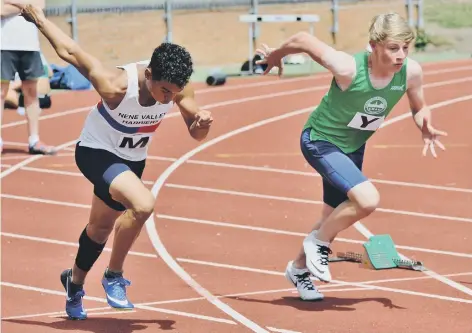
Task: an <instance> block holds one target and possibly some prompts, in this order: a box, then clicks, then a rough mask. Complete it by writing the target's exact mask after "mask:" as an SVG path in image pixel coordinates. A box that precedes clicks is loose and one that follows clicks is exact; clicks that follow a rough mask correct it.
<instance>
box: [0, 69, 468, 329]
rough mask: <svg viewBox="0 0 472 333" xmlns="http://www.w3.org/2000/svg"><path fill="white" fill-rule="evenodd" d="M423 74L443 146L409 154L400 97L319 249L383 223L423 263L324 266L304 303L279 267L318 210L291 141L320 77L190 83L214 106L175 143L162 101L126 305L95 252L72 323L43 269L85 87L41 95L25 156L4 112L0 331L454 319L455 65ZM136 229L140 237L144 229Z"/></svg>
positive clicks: (71, 184)
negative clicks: (352, 210) (348, 205)
mask: <svg viewBox="0 0 472 333" xmlns="http://www.w3.org/2000/svg"><path fill="white" fill-rule="evenodd" d="M424 71H425V84H426V87H425V94H426V98H427V101H428V103H429V104H430V105H431V106H432V107H433V108H434V122H435V124H436V125H437V127H438V128H441V129H444V130H446V131H448V132H449V136H448V137H447V138H445V139H444V140H443V141H444V144H445V145H446V146H447V148H448V149H447V150H446V151H445V152H442V151H440V152H439V154H440V158H438V159H437V160H434V159H433V158H432V157H426V158H425V157H422V156H421V150H422V146H421V143H422V142H421V137H420V135H419V133H418V131H417V129H416V128H415V126H414V124H413V122H412V121H411V117H409V116H408V115H406V116H402V115H404V114H407V113H408V103H407V101H406V100H402V101H401V102H400V104H399V105H398V106H397V107H396V108H395V110H394V112H393V113H392V115H391V116H389V121H388V122H387V125H386V126H385V127H384V128H382V129H381V130H380V131H379V133H377V134H376V135H375V136H374V137H373V138H372V140H371V141H370V143H369V146H368V154H367V156H366V160H365V172H366V173H367V175H368V176H369V177H371V178H373V179H374V181H375V184H376V185H377V186H378V188H379V190H380V192H381V196H382V198H381V208H382V209H379V210H378V211H376V212H375V213H374V214H373V215H372V216H370V217H369V218H367V219H365V220H363V221H361V223H362V224H361V225H359V226H358V227H357V228H356V227H352V228H350V229H348V230H346V231H344V232H343V233H342V234H341V235H339V237H340V238H339V239H338V240H337V241H336V242H335V243H334V245H333V251H334V252H337V251H345V250H353V251H360V250H361V246H362V243H363V242H364V241H365V240H366V237H368V236H369V235H370V234H383V233H389V234H390V235H392V237H393V239H394V241H395V243H396V244H397V246H398V248H399V251H400V252H401V253H402V254H404V255H406V256H408V257H410V258H416V259H419V260H422V261H423V262H424V263H425V265H426V266H427V267H428V268H429V269H430V271H429V273H428V274H425V273H421V272H412V271H406V270H383V271H371V270H365V269H360V268H359V267H358V266H357V265H355V264H349V263H336V264H332V265H331V270H332V273H333V276H334V279H335V281H333V282H332V283H330V284H320V283H319V282H316V283H317V285H319V286H320V289H321V290H322V291H323V292H324V293H325V300H324V301H322V302H303V301H300V300H299V299H298V298H297V295H296V293H295V292H294V288H293V287H292V286H291V285H290V284H289V283H288V282H287V281H286V280H285V278H284V277H283V271H284V269H285V266H286V264H287V262H288V261H289V260H291V259H292V258H293V257H294V255H295V254H296V253H297V251H298V249H299V247H300V245H301V241H302V237H303V235H304V233H306V232H307V231H308V230H310V228H311V225H312V223H313V222H314V221H315V220H316V219H317V217H318V215H319V213H320V208H321V205H320V201H321V198H322V196H321V181H320V178H319V177H317V175H316V174H315V173H314V172H313V170H311V169H310V168H309V167H308V166H307V165H306V163H305V161H304V159H303V157H302V156H301V154H300V153H299V148H298V144H299V133H300V131H301V128H302V126H303V124H304V122H305V120H306V118H307V116H308V114H309V112H310V111H311V110H312V109H313V107H314V106H315V105H316V104H317V103H318V102H319V100H320V98H321V97H322V95H323V94H324V93H325V92H326V89H327V87H328V84H329V80H330V77H329V76H328V75H326V74H319V75H316V76H313V77H309V78H295V79H283V80H276V79H271V78H261V79H257V80H251V81H244V82H243V81H241V80H234V81H230V82H228V84H227V85H225V86H223V87H216V88H214V89H208V88H206V87H204V86H202V85H199V86H198V87H199V89H200V90H199V91H198V92H197V98H198V101H199V102H200V104H201V105H205V106H206V107H207V108H208V109H211V110H212V112H213V114H214V118H215V122H214V127H213V129H212V131H211V135H210V136H209V138H208V139H207V140H206V141H205V142H202V143H200V145H199V144H198V143H197V142H195V141H193V140H192V139H191V138H190V137H189V136H188V134H187V133H186V130H185V125H184V122H183V121H182V120H181V119H180V117H178V114H177V113H173V114H175V115H176V116H175V117H174V116H171V117H169V118H168V119H166V120H165V121H164V123H163V124H162V125H161V126H160V128H159V130H158V131H157V133H156V138H155V140H154V143H153V144H152V146H151V148H150V155H151V157H150V159H149V163H148V166H147V169H146V171H145V174H144V180H145V182H146V184H148V186H149V187H150V188H152V189H153V191H154V192H155V194H156V195H157V203H156V216H154V218H153V220H152V221H149V223H148V225H147V227H148V228H147V229H146V230H144V231H143V233H142V234H141V236H140V238H139V239H138V241H137V242H136V244H135V246H134V247H133V249H132V250H133V252H132V253H130V255H129V257H128V259H127V262H126V266H125V275H126V277H128V278H129V279H131V280H132V282H133V285H132V286H131V287H130V288H129V295H130V298H131V300H132V301H133V302H135V303H136V304H138V306H137V308H136V311H132V312H119V311H114V310H113V309H110V308H109V307H108V306H107V304H106V302H105V298H104V293H103V290H102V287H101V285H100V278H101V275H102V273H103V270H104V268H105V266H106V264H107V262H108V258H109V251H105V252H104V253H103V255H102V257H101V258H100V259H99V260H98V262H97V264H96V266H95V267H94V269H93V270H92V271H91V273H90V275H89V278H88V280H87V283H86V286H85V290H86V293H87V299H86V300H85V305H86V307H87V309H88V311H89V319H88V320H86V321H81V322H75V321H69V320H66V319H65V316H64V312H62V311H63V309H64V302H65V299H64V293H63V290H62V286H61V284H60V281H59V274H60V272H61V271H62V270H63V269H64V268H66V267H69V266H70V265H71V264H72V262H73V258H74V256H75V253H76V250H77V247H76V242H77V238H78V236H79V234H80V232H81V230H82V229H83V227H84V225H85V224H86V222H87V218H88V205H89V204H90V200H91V193H92V192H91V185H90V184H89V183H88V182H87V181H86V180H85V179H84V178H83V177H81V176H80V174H79V171H78V169H77V168H76V166H75V163H74V156H73V147H74V145H73V140H75V139H76V138H77V137H78V135H79V133H80V130H81V126H82V123H83V120H84V118H85V116H86V114H87V111H88V108H87V107H88V106H90V105H92V104H94V103H95V102H96V101H97V95H96V94H95V93H94V92H71V93H67V94H58V95H54V96H53V108H52V109H50V110H47V112H45V115H44V116H43V117H44V119H43V120H42V121H41V135H42V138H43V140H44V141H46V142H48V143H52V144H54V145H58V146H59V145H63V148H64V149H63V150H62V151H61V152H60V154H59V155H58V156H54V157H33V158H31V157H30V156H29V155H27V154H26V153H25V147H24V144H23V142H25V141H26V139H25V138H26V127H25V124H24V120H23V119H22V118H20V117H19V116H17V115H16V113H15V112H8V111H7V112H5V115H4V125H3V128H2V132H3V134H2V137H3V140H4V141H6V142H7V144H6V145H5V148H6V149H5V154H4V155H3V156H2V162H1V163H2V208H3V209H2V230H1V232H2V277H1V281H2V288H1V291H2V308H1V310H2V329H3V331H4V332H10V333H17V332H18V333H19V332H35V333H45V332H48V333H50V332H69V331H70V332H93V333H103V332H116V333H131V332H136V331H139V332H156V331H160V330H162V331H165V330H174V331H177V332H192V333H199V332H250V331H256V332H264V331H265V332H285V333H287V332H288V333H293V332H337V333H342V332H363V333H368V332H376V333H380V332H403V333H420V332H428V333H429V332H441V333H444V332H448V333H462V332H464V333H465V332H470V327H471V325H470V313H471V311H472V268H471V267H472V265H471V263H472V245H471V244H472V242H471V237H472V236H471V235H472V223H471V222H472V215H471V213H470V212H471V210H470V207H471V205H472V178H471V177H470V176H469V169H470V165H471V163H472V154H470V152H471V145H472V139H471V138H470V134H469V131H468V129H467V127H468V124H469V123H471V122H472V114H471V113H470V112H469V111H470V109H471V106H472V61H470V60H469V61H468V60H464V61H455V62H444V63H436V64H426V65H425V66H424ZM307 108H308V109H307ZM71 110H72V111H71ZM175 111H176V110H173V112H175ZM65 143H66V144H65ZM67 143H68V144H67ZM64 144H65V145H64ZM153 231H157V235H158V237H155V235H154V236H149V235H153V234H152V232H153ZM111 241H112V239H110V241H109V243H108V246H110V245H111ZM157 250H158V252H156V251H157ZM158 254H159V255H158ZM176 272H180V273H181V274H184V275H185V276H186V277H187V279H186V280H185V281H187V282H188V281H190V280H191V281H190V282H189V283H190V284H191V285H189V284H187V282H185V281H184V280H183V279H182V278H181V277H182V276H179V275H178V274H177V273H176ZM192 286H193V287H192ZM194 287H195V288H196V289H195V288H194ZM202 290H204V291H203V292H202ZM197 291H200V292H201V293H202V294H203V295H204V296H206V297H207V298H205V297H203V296H202V295H201V294H199V293H198V292H197ZM210 300H211V301H212V302H210ZM450 321H452V322H453V323H454V324H453V325H451V324H450Z"/></svg>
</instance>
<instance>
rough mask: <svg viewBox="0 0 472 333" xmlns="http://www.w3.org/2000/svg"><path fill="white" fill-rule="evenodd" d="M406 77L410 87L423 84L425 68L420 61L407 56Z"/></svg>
mask: <svg viewBox="0 0 472 333" xmlns="http://www.w3.org/2000/svg"><path fill="white" fill-rule="evenodd" d="M406 78H407V82H408V86H409V87H411V86H415V85H418V84H421V82H422V81H423V68H422V67H421V64H420V63H419V62H418V61H416V60H414V59H411V58H407V63H406Z"/></svg>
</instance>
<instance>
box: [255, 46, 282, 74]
mask: <svg viewBox="0 0 472 333" xmlns="http://www.w3.org/2000/svg"><path fill="white" fill-rule="evenodd" d="M275 50H276V49H274V48H270V47H268V46H267V45H266V44H262V47H261V48H258V49H257V50H256V54H258V55H260V56H262V57H263V59H261V60H258V61H256V64H257V65H264V64H267V68H266V70H265V71H264V75H266V74H269V73H270V71H271V70H272V68H274V67H278V68H279V76H281V75H282V74H283V71H284V65H283V61H282V59H283V56H282V55H281V54H280V53H279V52H274V51H275Z"/></svg>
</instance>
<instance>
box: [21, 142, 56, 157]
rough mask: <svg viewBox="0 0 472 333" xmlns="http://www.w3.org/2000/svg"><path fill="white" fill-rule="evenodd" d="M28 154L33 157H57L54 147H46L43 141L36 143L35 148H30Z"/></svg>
mask: <svg viewBox="0 0 472 333" xmlns="http://www.w3.org/2000/svg"><path fill="white" fill-rule="evenodd" d="M28 152H29V153H30V154H31V155H55V154H56V150H55V149H54V147H52V146H46V145H45V144H44V143H42V142H41V141H38V142H36V143H35V144H34V145H33V146H29V148H28Z"/></svg>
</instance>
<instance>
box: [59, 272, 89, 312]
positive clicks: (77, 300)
mask: <svg viewBox="0 0 472 333" xmlns="http://www.w3.org/2000/svg"><path fill="white" fill-rule="evenodd" d="M61 283H62V285H63V286H64V289H65V290H66V313H67V315H68V316H69V318H70V319H74V320H83V319H86V318H87V313H86V312H85V310H84V307H83V305H82V298H83V297H84V296H85V292H84V289H83V288H82V287H80V286H77V285H74V284H73V283H72V269H66V270H65V271H63V272H62V273H61Z"/></svg>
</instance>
